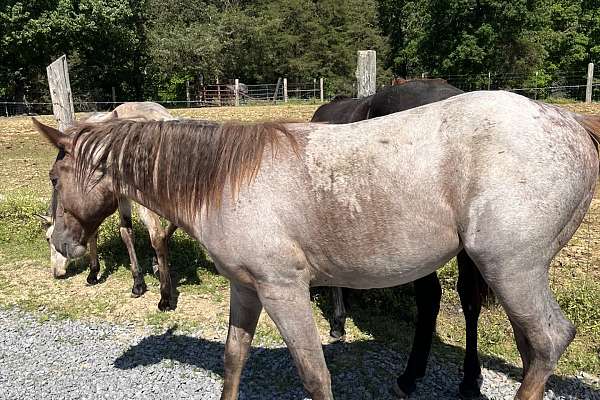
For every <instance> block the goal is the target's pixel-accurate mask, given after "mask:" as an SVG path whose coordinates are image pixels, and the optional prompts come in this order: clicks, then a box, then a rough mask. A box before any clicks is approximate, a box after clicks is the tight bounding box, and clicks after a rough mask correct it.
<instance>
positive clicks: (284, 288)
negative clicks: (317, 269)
mask: <svg viewBox="0 0 600 400" xmlns="http://www.w3.org/2000/svg"><path fill="white" fill-rule="evenodd" d="M258 295H259V297H260V300H261V302H262V305H263V307H264V308H265V310H266V311H267V313H268V314H269V316H270V317H271V319H272V320H273V322H275V325H277V328H278V329H279V332H280V333H281V336H282V337H283V339H284V340H285V343H286V344H287V347H288V349H289V350H290V352H291V353H292V357H293V358H294V362H295V364H296V367H297V368H298V372H299V374H300V378H301V379H302V382H303V383H304V387H305V388H306V390H307V391H308V392H309V393H310V395H311V398H312V399H313V400H330V399H333V393H332V391H331V378H330V376H329V370H328V369H327V365H326V364H325V357H324V355H323V348H322V346H321V341H320V338H319V332H318V330H317V325H316V323H315V320H314V317H313V313H312V308H311V304H310V294H309V289H308V283H306V282H302V281H298V282H293V283H288V282H286V283H265V284H259V288H258Z"/></svg>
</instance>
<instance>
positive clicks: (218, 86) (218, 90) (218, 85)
mask: <svg viewBox="0 0 600 400" xmlns="http://www.w3.org/2000/svg"><path fill="white" fill-rule="evenodd" d="M217 101H218V104H219V106H221V105H223V104H221V84H220V83H219V77H218V76H217Z"/></svg>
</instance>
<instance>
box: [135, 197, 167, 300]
mask: <svg viewBox="0 0 600 400" xmlns="http://www.w3.org/2000/svg"><path fill="white" fill-rule="evenodd" d="M138 213H139V215H140V218H141V220H142V221H143V222H144V225H146V228H148V233H149V234H150V242H151V243H152V247H153V248H154V252H155V253H156V258H157V262H158V273H159V275H158V276H159V280H160V301H159V302H158V309H159V310H160V311H169V310H174V309H175V305H174V304H171V289H172V283H171V271H170V268H169V238H170V237H171V235H173V232H175V230H176V229H177V226H176V225H175V224H173V223H169V226H167V228H166V229H164V228H163V227H162V224H161V223H160V217H159V216H158V215H157V214H155V213H153V212H152V211H150V210H148V209H147V208H145V207H142V206H139V207H138Z"/></svg>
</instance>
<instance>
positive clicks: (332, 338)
mask: <svg viewBox="0 0 600 400" xmlns="http://www.w3.org/2000/svg"><path fill="white" fill-rule="evenodd" d="M345 341H346V335H342V336H337V337H335V336H331V335H330V336H329V344H334V343H344V342H345Z"/></svg>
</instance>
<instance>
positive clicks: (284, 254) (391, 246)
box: [34, 92, 600, 400]
mask: <svg viewBox="0 0 600 400" xmlns="http://www.w3.org/2000/svg"><path fill="white" fill-rule="evenodd" d="M34 121H35V120H34ZM35 125H36V127H37V129H38V130H39V131H40V132H41V133H42V134H43V135H44V136H46V137H47V138H48V139H49V140H50V141H51V142H52V143H54V145H55V146H56V147H57V148H59V149H62V150H63V151H64V152H65V154H67V156H65V157H64V158H63V159H61V160H58V161H57V162H56V163H55V164H54V166H53V167H52V173H53V174H56V175H57V176H58V177H59V182H60V184H59V186H58V191H59V195H60V201H61V203H62V205H63V208H64V210H65V212H64V214H62V215H61V216H62V218H63V221H62V222H61V223H60V224H58V223H57V224H56V227H55V229H54V232H53V234H52V238H51V240H52V241H53V242H54V245H55V246H56V248H57V249H58V250H59V251H61V252H62V253H63V254H64V255H67V256H68V255H70V254H76V253H80V252H82V251H84V250H85V245H86V244H87V241H88V239H89V238H90V237H91V236H92V235H93V234H94V232H96V230H97V228H98V225H99V224H100V223H101V221H102V220H103V219H104V218H106V217H107V214H106V211H105V210H104V209H103V207H101V206H99V204H102V202H103V201H104V200H103V197H104V196H106V195H107V193H110V195H112V193H114V192H115V191H116V192H117V193H120V194H122V195H124V196H126V197H129V198H131V199H133V200H135V201H136V202H138V203H140V204H142V205H144V206H145V207H148V208H150V209H151V210H154V211H156V212H158V213H159V214H160V215H162V216H164V217H165V218H167V219H168V220H170V221H173V222H174V223H175V224H176V225H177V226H179V227H181V228H182V229H184V230H185V231H187V232H188V233H190V234H191V236H193V237H194V238H195V239H197V240H198V241H199V242H201V243H203V245H204V246H205V248H206V249H207V251H208V253H209V255H210V256H211V258H212V260H213V261H214V263H215V266H216V268H217V270H218V271H219V272H220V273H221V274H222V275H224V276H225V277H227V278H228V279H229V281H230V284H231V291H230V293H231V294H230V296H231V298H230V318H229V332H228V335H227V342H226V344H225V374H224V383H223V393H222V395H221V399H236V398H237V396H238V391H239V383H240V377H241V373H242V369H243V367H244V364H245V362H246V359H247V356H248V351H249V348H250V344H251V342H252V337H253V335H254V332H255V329H256V324H257V322H258V317H259V315H260V312H261V310H262V309H263V308H264V309H265V310H266V312H267V313H268V315H269V316H270V317H271V319H272V320H273V321H274V322H275V324H276V325H277V328H278V329H279V331H280V333H281V335H282V337H283V338H284V340H285V342H286V344H287V346H288V349H289V350H290V352H291V354H292V357H293V359H294V362H295V364H296V367H297V368H298V372H299V374H300V377H301V379H302V382H303V383H304V387H305V388H306V390H307V391H308V392H309V394H310V395H311V397H312V398H313V399H316V400H322V399H332V398H333V392H332V388H331V378H330V375H329V371H328V369H327V366H326V363H325V357H324V356H323V349H322V346H321V341H320V338H319V333H318V330H317V325H316V323H315V321H314V318H313V312H312V307H311V302H310V292H309V288H310V286H342V287H350V288H355V289H369V288H378V287H391V286H397V285H400V284H405V283H408V282H411V281H414V280H415V279H418V278H421V277H423V276H426V275H428V274H431V273H432V272H433V271H435V270H436V269H437V268H438V267H439V266H440V265H443V264H444V263H446V262H447V261H448V260H450V259H451V258H452V257H454V256H456V255H457V254H458V253H459V252H460V251H461V250H463V249H464V250H465V252H466V253H467V254H468V255H469V257H470V258H471V259H472V260H473V261H474V262H475V264H476V266H477V268H478V269H479V271H480V272H481V274H482V275H483V277H484V278H485V280H486V282H487V283H488V284H489V286H490V287H491V289H492V290H493V291H494V293H495V294H496V297H497V299H498V301H499V302H500V304H501V305H502V306H503V307H504V309H505V311H506V313H507V314H508V318H509V320H510V322H511V324H512V326H513V330H514V333H515V338H516V342H517V347H518V349H519V352H520V354H521V358H522V361H523V374H524V379H523V382H522V384H521V386H520V387H519V389H518V392H517V394H516V396H517V398H518V399H520V400H534V399H535V400H541V399H542V397H543V393H544V387H545V384H546V381H547V379H548V377H549V376H550V374H551V373H552V371H553V369H554V367H555V366H556V363H557V361H558V359H559V358H560V356H561V355H562V353H563V352H564V350H565V349H566V348H567V346H568V344H569V343H570V342H571V341H572V340H573V337H574V335H575V328H574V326H573V324H572V323H571V322H569V321H568V320H567V319H566V317H565V316H564V314H563V313H562V312H561V310H560V308H559V306H558V303H557V302H556V300H555V298H554V296H553V295H552V292H551V291H550V288H549V282H548V269H549V266H550V262H551V260H552V258H553V257H554V256H555V255H556V253H557V252H558V251H559V250H560V249H561V248H562V247H563V246H564V245H565V244H566V243H567V242H568V240H569V239H570V238H571V237H572V235H573V233H574V232H575V231H576V229H577V228H578V226H579V225H580V223H581V221H582V219H583V217H584V215H585V213H586V211H587V209H588V207H589V205H590V202H591V200H592V197H593V194H594V189H595V186H596V181H597V179H598V168H599V162H598V152H597V147H596V146H595V143H594V140H593V139H592V138H595V139H596V140H598V138H600V117H591V116H582V115H578V114H572V113H570V112H568V111H565V110H561V109H560V108H558V107H553V106H549V105H544V104H541V103H538V102H535V101H532V100H529V99H527V98H525V97H522V96H519V95H516V94H513V93H508V92H472V93H466V94H463V95H459V96H454V97H451V98H450V99H447V100H443V101H441V102H437V103H433V104H429V105H425V106H423V107H419V108H416V109H411V110H407V111H404V112H400V113H395V114H391V115H388V116H385V117H381V118H376V119H372V120H367V121H361V122H357V123H354V124H348V125H327V124H286V125H284V124H274V123H263V124H246V125H244V124H233V123H226V124H217V123H210V122H202V121H159V122H135V121H127V120H124V121H119V120H116V121H109V122H106V123H104V124H85V123H84V124H79V125H76V126H74V127H73V128H71V129H69V130H68V131H67V132H66V134H63V133H61V132H60V131H57V130H56V129H54V128H51V127H47V126H44V125H42V124H40V123H39V122H37V121H35Z"/></svg>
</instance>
